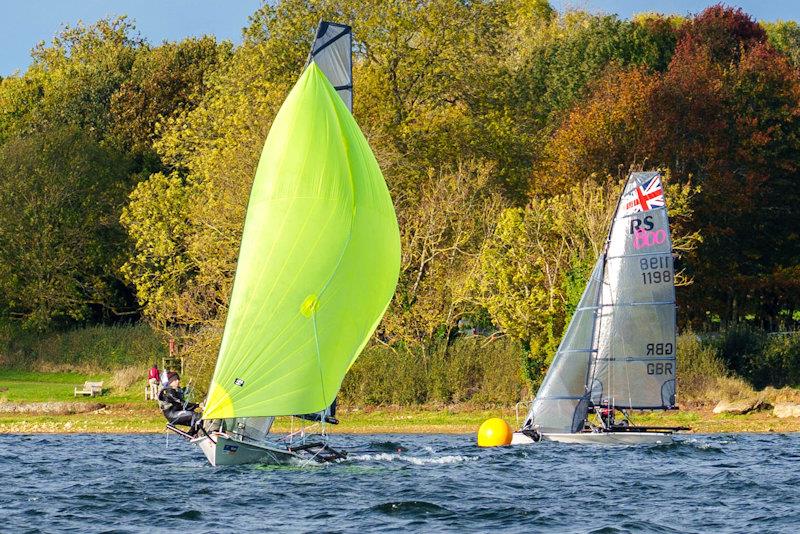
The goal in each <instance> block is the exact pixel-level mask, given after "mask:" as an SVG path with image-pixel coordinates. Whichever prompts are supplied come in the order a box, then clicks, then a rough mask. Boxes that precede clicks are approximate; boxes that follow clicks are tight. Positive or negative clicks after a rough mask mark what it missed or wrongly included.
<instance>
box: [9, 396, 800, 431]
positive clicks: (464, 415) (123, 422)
mask: <svg viewBox="0 0 800 534" xmlns="http://www.w3.org/2000/svg"><path fill="white" fill-rule="evenodd" d="M339 416H340V418H341V420H342V423H341V424H340V425H338V426H336V427H334V428H332V429H331V431H332V432H333V433H337V434H350V433H352V434H395V433H397V434H408V433H437V434H438V433H443V434H474V433H476V432H477V430H478V427H479V426H480V424H481V423H482V422H483V421H485V420H486V419H488V418H489V417H498V416H500V417H503V418H504V419H505V420H506V421H507V422H508V423H509V424H510V425H511V426H512V428H513V427H515V424H514V410H513V409H509V408H495V409H482V408H475V407H469V406H458V405H456V406H450V407H445V408H440V407H434V406H415V407H386V408H376V409H370V410H358V411H351V410H344V411H342V412H341V413H340V414H339ZM635 420H636V422H637V423H639V424H642V425H665V426H689V427H691V428H692V432H693V433H698V434H713V433H723V434H728V433H736V432H800V418H787V419H779V418H777V417H774V416H773V415H772V414H771V413H770V412H768V411H762V412H754V413H750V414H747V415H717V414H714V413H712V412H711V410H692V411H685V412H677V413H676V412H671V413H668V414H652V415H641V414H640V415H637V416H636V417H635ZM290 428H291V427H290V423H289V422H288V421H278V422H276V425H275V427H274V429H275V431H276V432H286V431H289V430H290ZM296 428H297V427H295V429H296ZM159 432H164V419H163V418H162V417H161V414H160V413H159V412H158V410H157V409H156V406H155V404H150V403H148V404H146V405H145V404H142V403H136V404H126V403H118V404H112V405H109V406H108V407H107V408H103V409H100V410H97V411H95V412H91V413H83V414H70V415H30V414H3V413H0V434H30V433H159Z"/></svg>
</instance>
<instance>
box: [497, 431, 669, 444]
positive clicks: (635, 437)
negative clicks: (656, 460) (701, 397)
mask: <svg viewBox="0 0 800 534" xmlns="http://www.w3.org/2000/svg"><path fill="white" fill-rule="evenodd" d="M541 441H558V442H560V443H593V444H596V445H663V444H668V443H672V442H673V439H672V434H671V433H669V432H576V433H574V434H566V433H565V434H558V433H553V434H542V435H541ZM531 443H536V442H535V441H534V440H533V439H532V438H531V437H530V436H528V435H527V434H523V433H522V432H514V435H513V436H512V438H511V444H512V445H528V444H531Z"/></svg>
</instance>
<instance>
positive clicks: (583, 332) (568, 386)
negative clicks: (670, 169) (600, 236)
mask: <svg viewBox="0 0 800 534" xmlns="http://www.w3.org/2000/svg"><path fill="white" fill-rule="evenodd" d="M672 259H673V258H672V240H671V237H670V231H669V218H668V217H667V206H666V202H665V199H664V191H663V184H662V181H661V175H660V174H659V173H658V172H634V173H632V174H631V175H630V176H629V177H628V180H627V182H626V184H625V186H624V188H623V191H622V194H621V196H620V199H619V201H618V203H617V208H616V211H615V213H614V218H613V221H612V223H611V229H610V230H609V234H608V238H607V240H606V244H605V247H604V249H603V253H602V254H601V255H600V257H599V258H598V260H597V263H596V264H595V266H594V269H593V270H592V274H591V277H590V278H589V282H588V283H587V285H586V288H585V289H584V292H583V295H582V296H581V299H580V302H579V303H578V306H577V308H576V310H575V313H574V315H573V316H572V320H571V321H570V323H569V325H568V326H567V329H566V331H565V333H564V337H563V338H562V340H561V344H560V345H559V347H558V350H557V351H556V354H555V357H554V359H553V363H552V364H551V365H550V368H549V369H548V371H547V374H546V375H545V378H544V380H543V381H542V385H541V387H540V388H539V391H538V392H537V393H536V397H535V398H534V400H533V402H532V403H531V405H530V410H529V411H528V415H527V417H526V419H525V423H524V425H523V427H522V429H521V430H520V431H518V432H515V433H514V435H513V437H512V442H511V444H512V445H515V444H529V443H535V442H537V441H542V440H544V441H560V442H564V443H598V444H627V445H630V444H637V443H670V442H671V441H672V435H673V433H674V432H675V431H677V430H688V429H687V428H685V427H643V426H636V425H634V424H633V422H632V420H631V417H630V412H631V411H632V410H672V409H677V407H676V404H675V373H676V360H675V338H676V335H675V332H676V330H675V282H674V279H675V271H674V268H673V261H672Z"/></svg>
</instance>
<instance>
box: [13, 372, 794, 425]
mask: <svg viewBox="0 0 800 534" xmlns="http://www.w3.org/2000/svg"><path fill="white" fill-rule="evenodd" d="M90 379H91V380H112V381H113V376H112V375H111V374H103V373H99V374H94V375H87V374H80V373H37V372H31V371H15V370H0V433H2V434H17V433H21V434H27V433H116V432H124V433H129V432H130V433H151V432H152V433H156V432H163V431H164V419H163V418H162V416H161V413H160V412H159V411H158V407H157V405H156V403H155V402H153V401H146V400H144V398H143V389H144V379H142V380H140V381H137V382H136V383H135V384H133V385H131V386H130V387H127V388H115V387H110V388H108V389H106V390H105V391H104V394H103V395H102V396H100V397H96V398H92V399H90V398H80V397H79V398H75V397H73V387H74V386H76V385H80V384H82V383H83V382H84V381H85V380H90ZM39 403H58V405H59V406H61V407H62V408H63V406H65V405H68V406H70V407H71V408H72V409H74V410H75V411H77V412H80V413H64V414H61V415H56V414H54V413H33V412H32V411H31V412H29V413H24V412H23V413H20V412H14V413H10V412H9V409H8V408H9V407H10V406H14V407H15V408H17V409H20V408H21V409H27V408H34V407H37V406H38V405H39ZM98 403H99V404H100V406H98ZM4 407H5V408H4ZM84 408H85V409H86V410H87V411H83V410H84ZM339 417H340V419H341V421H342V423H341V424H340V425H339V426H337V427H335V429H334V430H333V431H334V432H336V433H465V434H471V433H475V432H476V431H477V428H478V426H480V424H481V423H482V422H483V421H485V420H486V419H488V418H489V417H502V418H504V419H505V420H506V421H508V423H509V424H511V426H512V427H514V426H516V423H515V420H514V419H515V418H514V409H513V408H509V407H500V406H498V407H494V408H487V407H481V406H479V405H475V404H468V403H460V404H447V405H443V404H438V405H435V404H427V405H413V406H384V407H367V408H356V407H353V406H344V407H342V408H341V409H340V413H339ZM634 420H635V422H636V423H638V424H642V425H665V426H689V427H692V429H693V431H694V432H697V433H716V432H720V433H730V432H800V418H787V419H779V418H777V417H774V416H773V415H772V414H771V412H769V411H759V412H753V413H750V414H747V415H724V414H719V415H717V414H714V413H712V412H711V408H710V407H698V408H697V409H692V410H688V411H677V412H665V413H652V414H650V413H648V414H645V413H641V414H635V416H634ZM290 425H291V422H290V420H288V419H287V420H279V421H278V422H277V423H276V426H275V430H276V431H277V432H283V431H288V430H289V429H290Z"/></svg>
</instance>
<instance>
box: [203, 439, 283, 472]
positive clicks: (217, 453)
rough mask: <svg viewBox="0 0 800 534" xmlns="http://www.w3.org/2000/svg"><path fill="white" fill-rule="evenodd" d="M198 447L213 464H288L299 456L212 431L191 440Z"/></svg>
mask: <svg viewBox="0 0 800 534" xmlns="http://www.w3.org/2000/svg"><path fill="white" fill-rule="evenodd" d="M191 442H192V443H193V444H195V445H197V446H198V447H200V449H201V450H202V451H203V453H204V454H205V455H206V458H208V461H209V462H210V463H211V465H213V466H217V465H242V464H273V465H280V464H288V463H291V462H292V460H294V459H297V458H299V456H298V455H296V454H294V453H293V452H289V451H287V450H286V449H278V448H274V447H269V446H266V445H256V444H254V443H244V442H242V441H238V440H234V439H230V438H228V437H226V436H225V435H224V434H218V433H216V432H215V433H212V434H211V436H210V437H208V436H203V437H202V438H195V439H193V440H192V441H191Z"/></svg>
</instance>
